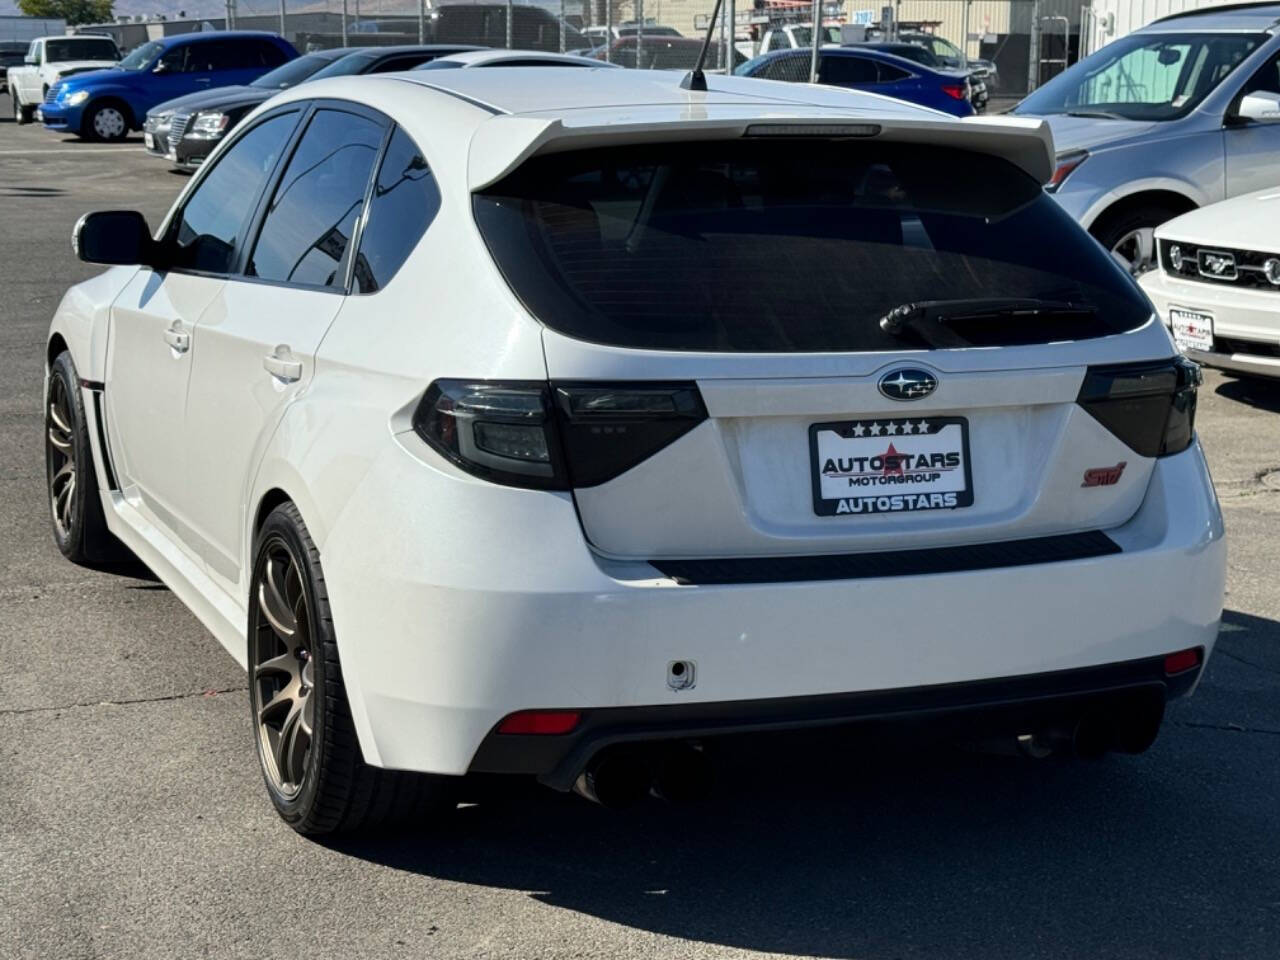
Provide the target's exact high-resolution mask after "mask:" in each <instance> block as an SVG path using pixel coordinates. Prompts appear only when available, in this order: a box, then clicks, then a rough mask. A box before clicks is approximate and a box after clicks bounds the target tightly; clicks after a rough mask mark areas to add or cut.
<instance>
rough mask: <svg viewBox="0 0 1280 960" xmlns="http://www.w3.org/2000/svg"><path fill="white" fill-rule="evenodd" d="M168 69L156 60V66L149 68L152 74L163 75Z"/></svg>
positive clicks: (160, 61)
mask: <svg viewBox="0 0 1280 960" xmlns="http://www.w3.org/2000/svg"><path fill="white" fill-rule="evenodd" d="M168 69H169V65H168V64H167V63H165V62H164V61H163V60H157V61H156V65H155V66H154V67H152V68H151V72H152V73H165V72H166V71H167V70H168Z"/></svg>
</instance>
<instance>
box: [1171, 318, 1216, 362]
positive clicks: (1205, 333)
mask: <svg viewBox="0 0 1280 960" xmlns="http://www.w3.org/2000/svg"><path fill="white" fill-rule="evenodd" d="M1169 327H1170V328H1171V329H1172V330H1173V342H1174V343H1176V344H1177V345H1178V349H1179V350H1201V351H1204V352H1205V353H1209V352H1211V351H1212V350H1213V317H1211V316H1209V315H1208V314H1207V313H1195V312H1193V311H1191V310H1176V309H1170V310H1169Z"/></svg>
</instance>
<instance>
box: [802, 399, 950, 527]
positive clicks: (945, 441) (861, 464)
mask: <svg viewBox="0 0 1280 960" xmlns="http://www.w3.org/2000/svg"><path fill="white" fill-rule="evenodd" d="M809 450H810V453H811V458H812V470H813V510H814V513H816V514H818V516H821V517H834V516H844V515H846V514H851V515H862V514H876V513H906V512H911V511H917V510H954V509H956V508H957V507H969V506H972V505H973V479H972V474H971V471H970V465H969V422H968V421H967V420H965V419H964V418H963V417H928V416H919V417H867V418H864V419H860V420H843V421H840V422H838V423H815V424H813V425H812V426H811V427H809Z"/></svg>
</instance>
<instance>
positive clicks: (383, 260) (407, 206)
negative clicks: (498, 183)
mask: <svg viewBox="0 0 1280 960" xmlns="http://www.w3.org/2000/svg"><path fill="white" fill-rule="evenodd" d="M439 209H440V190H439V189H438V188H437V186H436V180H435V177H433V176H432V175H431V168H430V167H428V166H427V161H426V158H425V157H423V155H422V151H421V150H419V149H418V146H417V144H415V143H414V142H413V141H412V140H411V139H409V136H408V134H406V133H405V132H404V131H403V130H397V131H396V132H395V134H394V135H393V136H392V138H391V143H390V144H389V145H388V146H387V153H386V156H384V157H383V159H382V167H381V169H380V170H379V171H378V181H377V183H376V184H375V185H374V188H373V200H372V202H371V203H370V204H369V222H368V223H367V224H366V225H365V228H364V231H363V232H362V233H361V235H360V255H359V256H358V257H357V258H356V270H355V275H356V290H357V291H358V292H360V293H373V292H375V291H377V290H381V289H382V288H383V287H385V286H386V285H387V283H388V282H389V281H390V280H391V278H392V277H393V276H395V274H396V271H397V270H399V269H400V267H401V266H402V265H403V264H404V262H405V260H407V259H408V257H409V254H410V253H411V252H412V251H413V248H414V247H415V246H417V244H418V241H419V240H420V239H422V235H423V234H424V233H425V232H426V230H427V227H428V226H430V224H431V221H432V220H434V219H435V216H436V213H437V212H438V211H439Z"/></svg>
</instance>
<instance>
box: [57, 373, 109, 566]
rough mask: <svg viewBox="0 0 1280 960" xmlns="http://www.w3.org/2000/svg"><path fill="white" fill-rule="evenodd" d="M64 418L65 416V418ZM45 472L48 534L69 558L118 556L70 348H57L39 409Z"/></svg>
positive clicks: (91, 561) (82, 560)
mask: <svg viewBox="0 0 1280 960" xmlns="http://www.w3.org/2000/svg"><path fill="white" fill-rule="evenodd" d="M66 420H69V422H64V421H66ZM44 444H45V476H46V481H47V482H46V487H47V490H48V494H49V512H50V518H51V520H52V522H53V539H54V542H55V543H57V545H58V549H59V550H60V551H61V552H62V555H63V556H64V557H66V558H67V559H68V560H70V561H71V562H73V563H80V564H95V563H102V562H108V561H115V560H120V559H123V557H125V556H127V552H126V551H125V548H124V546H123V545H122V544H121V543H120V541H119V540H117V539H116V538H115V536H114V535H112V533H111V531H109V530H108V529H107V521H106V519H105V518H104V516H103V514H102V499H101V497H100V496H99V494H98V474H97V471H96V470H95V469H94V464H93V450H92V448H91V447H90V446H89V418H88V417H86V416H85V410H84V402H83V400H82V399H81V395H80V380H79V378H78V377H77V376H76V368H75V364H74V363H73V362H72V360H71V354H70V353H69V352H67V351H65V350H64V351H63V352H62V353H60V354H58V357H57V359H56V360H54V361H53V366H52V367H51V368H50V369H49V395H48V397H47V398H46V403H45V414H44Z"/></svg>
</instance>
